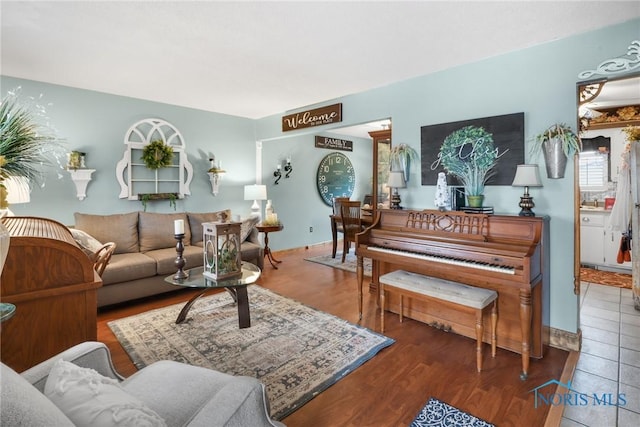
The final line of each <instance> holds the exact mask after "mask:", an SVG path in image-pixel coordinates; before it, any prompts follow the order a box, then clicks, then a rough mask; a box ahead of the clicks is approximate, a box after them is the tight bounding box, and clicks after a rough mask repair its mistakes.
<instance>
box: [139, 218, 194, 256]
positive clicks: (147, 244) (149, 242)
mask: <svg viewBox="0 0 640 427" xmlns="http://www.w3.org/2000/svg"><path fill="white" fill-rule="evenodd" d="M177 219H181V220H183V221H184V222H185V227H184V239H183V243H184V244H185V245H189V244H190V243H191V230H190V228H189V227H188V226H187V225H188V224H187V214H185V213H184V212H181V213H175V214H168V213H150V212H140V218H139V219H138V233H139V235H140V252H147V251H152V250H154V249H165V248H175V247H176V238H175V235H174V234H173V233H174V223H173V222H174V221H175V220H177Z"/></svg>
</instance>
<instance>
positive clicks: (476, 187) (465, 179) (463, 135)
mask: <svg viewBox="0 0 640 427" xmlns="http://www.w3.org/2000/svg"><path fill="white" fill-rule="evenodd" d="M439 156H440V162H441V163H442V166H443V167H444V169H445V170H446V171H447V172H448V173H449V174H451V175H453V176H454V177H456V178H458V180H459V181H460V182H461V183H462V185H463V186H464V189H465V193H466V195H467V201H468V203H469V206H471V207H481V206H482V203H483V201H484V186H485V184H486V183H487V181H488V180H489V178H491V177H492V176H493V174H494V167H495V166H496V163H497V161H498V157H499V156H498V150H497V149H496V147H495V146H494V144H493V135H492V134H490V133H489V132H487V131H486V130H485V129H484V128H482V127H478V126H466V127H464V128H462V129H458V130H456V131H455V132H453V133H451V134H450V135H449V136H447V137H446V138H445V140H444V142H443V143H442V146H441V147H440V155H439Z"/></svg>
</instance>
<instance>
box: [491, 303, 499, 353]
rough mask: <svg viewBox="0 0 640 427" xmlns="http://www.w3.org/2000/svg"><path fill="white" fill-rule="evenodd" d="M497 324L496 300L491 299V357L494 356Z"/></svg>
mask: <svg viewBox="0 0 640 427" xmlns="http://www.w3.org/2000/svg"><path fill="white" fill-rule="evenodd" d="M497 326H498V300H497V299H496V300H495V301H493V306H492V307H491V357H496V345H497V341H498V338H497V333H496V327H497Z"/></svg>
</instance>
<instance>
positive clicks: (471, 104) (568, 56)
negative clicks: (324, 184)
mask: <svg viewBox="0 0 640 427" xmlns="http://www.w3.org/2000/svg"><path fill="white" fill-rule="evenodd" d="M639 38H640V20H634V21H632V22H628V23H625V24H622V25H618V26H614V27H611V28H608V29H603V30H599V31H594V32H591V33H587V34H582V35H579V36H575V37H571V38H567V39H563V40H559V41H555V42H552V43H548V44H545V45H541V46H537V47H533V48H529V49H526V50H521V51H518V52H514V53H510V54H507V55H502V56H499V57H495V58H491V59H487V60H484V61H481V62H476V63H473V64H469V65H465V66H461V67H457V68H454V69H450V70H446V71H443V72H439V73H435V74H431V75H426V76H422V77H419V78H415V79H411V80H407V81H404V82H399V83H396V84H392V85H389V86H386V87H383V88H379V89H376V90H371V91H368V92H365V93H361V94H355V95H351V96H345V97H343V98H339V99H335V100H329V101H327V102H326V103H323V105H326V104H333V103H335V102H341V103H342V104H343V117H344V118H345V122H343V123H341V124H340V125H341V126H345V125H350V124H355V123H362V122H367V121H371V120H376V119H379V118H384V117H391V119H392V122H393V133H392V140H393V143H395V144H397V143H406V144H409V145H411V146H412V147H413V148H415V149H416V150H417V151H418V152H420V127H421V126H424V125H430V124H438V123H445V122H451V121H458V120H466V119H473V118H479V117H487V116H493V115H500V114H509V113H516V112H524V113H525V139H526V140H527V142H526V147H525V148H526V151H527V156H526V159H525V161H526V162H527V163H539V164H540V166H541V171H543V172H542V175H543V185H544V187H543V188H541V189H533V190H532V191H531V192H532V196H533V197H534V200H535V203H536V208H535V209H534V210H535V212H536V213H537V214H538V215H548V216H550V217H551V263H550V265H549V266H548V268H549V269H550V272H551V284H550V287H551V289H550V325H551V326H552V327H554V328H558V329H563V330H567V331H570V332H576V331H577V328H578V322H577V319H578V300H577V297H576V296H575V295H574V293H573V258H574V250H573V244H574V215H573V206H574V194H573V179H572V177H573V165H572V164H569V165H568V167H567V171H566V175H565V176H566V178H565V179H559V180H550V179H547V178H546V176H545V173H544V163H543V162H542V160H541V159H532V158H530V156H529V155H528V153H529V145H530V140H531V139H532V138H533V137H534V136H535V135H536V134H537V133H540V132H541V131H543V130H544V129H545V128H547V127H548V126H550V125H551V124H553V123H556V122H565V123H569V124H570V125H571V126H572V127H574V128H575V123H576V116H577V109H576V82H577V80H578V78H577V76H578V73H579V72H581V71H583V70H586V69H593V68H595V67H596V66H597V65H598V64H599V63H600V62H601V61H603V60H605V59H609V58H613V57H617V56H620V55H623V54H625V53H626V51H627V47H628V46H629V44H630V42H631V41H633V40H638V39H639ZM416 54H418V53H416ZM460 54H461V55H464V52H460ZM383 59H384V58H381V60H383ZM280 119H281V115H275V116H272V117H267V118H264V119H262V120H260V121H259V122H258V124H257V127H256V135H257V138H258V139H269V140H277V138H278V137H279V136H282V133H281V132H280ZM327 128H329V127H328V126H327V127H325V129H327ZM321 130H322V128H320V129H316V132H319V131H321ZM287 133H289V132H287ZM271 144H273V142H271ZM316 151H317V150H316ZM310 155H313V150H311V154H310ZM312 174H313V168H311V169H310V170H309V171H307V176H301V174H298V176H297V177H296V180H298V186H299V188H298V190H297V191H296V193H297V194H303V193H304V192H307V193H309V194H313V192H314V191H315V189H314V187H313V186H312V185H311V184H310V183H311V179H310V177H311V175H312ZM400 193H401V196H402V201H403V205H405V206H411V207H415V208H432V207H433V206H434V205H433V199H434V193H435V182H434V183H433V185H429V186H422V185H421V184H420V170H419V168H415V169H413V170H412V172H411V179H410V182H409V185H408V188H407V189H404V190H401V192H400ZM521 193H522V189H520V188H512V187H510V186H489V187H487V189H486V192H485V194H486V197H485V204H486V205H490V206H494V208H495V209H496V211H497V212H501V213H511V214H516V213H517V212H518V211H519V207H518V202H519V200H520V199H519V197H520V195H521ZM315 197H316V199H317V197H318V196H315ZM273 199H274V204H276V205H278V204H280V203H281V201H280V200H279V198H278V197H275V196H274V197H273ZM310 203H314V200H313V198H311V200H310ZM322 213H323V216H324V213H325V212H322ZM315 218H317V220H318V221H326V220H324V218H322V217H318V216H315ZM283 240H284V236H283ZM281 245H282V246H283V247H287V246H286V242H285V243H281Z"/></svg>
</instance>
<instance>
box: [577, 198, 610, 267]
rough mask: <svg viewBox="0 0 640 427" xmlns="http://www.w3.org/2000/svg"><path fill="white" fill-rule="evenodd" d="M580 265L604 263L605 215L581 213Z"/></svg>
mask: <svg viewBox="0 0 640 427" xmlns="http://www.w3.org/2000/svg"><path fill="white" fill-rule="evenodd" d="M580 263H582V264H587V265H602V264H603V263H604V213H601V212H588V213H585V212H583V211H581V212H580Z"/></svg>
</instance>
